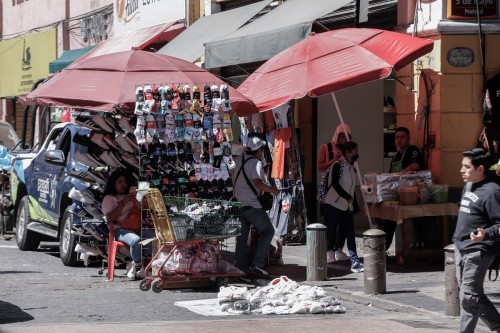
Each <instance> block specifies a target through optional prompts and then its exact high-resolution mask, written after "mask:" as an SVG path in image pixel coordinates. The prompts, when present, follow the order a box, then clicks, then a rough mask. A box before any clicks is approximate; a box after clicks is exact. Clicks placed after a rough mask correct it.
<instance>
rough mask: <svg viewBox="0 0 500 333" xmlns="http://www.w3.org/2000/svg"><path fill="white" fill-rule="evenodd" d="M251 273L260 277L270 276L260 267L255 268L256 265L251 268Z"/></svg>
mask: <svg viewBox="0 0 500 333" xmlns="http://www.w3.org/2000/svg"><path fill="white" fill-rule="evenodd" d="M250 272H252V273H255V274H258V275H264V276H267V275H269V273H268V272H267V271H265V270H263V269H262V268H260V267H257V266H254V265H252V266H250Z"/></svg>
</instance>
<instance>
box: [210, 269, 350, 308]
mask: <svg viewBox="0 0 500 333" xmlns="http://www.w3.org/2000/svg"><path fill="white" fill-rule="evenodd" d="M217 299H218V300H219V306H220V309H221V310H222V311H224V312H229V313H234V314H266V315H267V314H278V315H282V314H299V313H300V314H302V313H345V311H346V308H345V307H344V306H341V305H340V301H339V300H338V299H336V298H334V297H331V296H328V295H327V293H326V292H325V291H324V290H323V289H322V288H320V287H317V286H301V285H299V284H298V283H297V282H295V281H293V280H291V279H289V278H288V277H286V276H281V277H279V278H276V279H274V280H272V281H271V282H269V284H267V285H266V286H263V287H257V288H254V289H248V288H247V287H238V286H228V287H221V288H220V291H219V293H218V294H217Z"/></svg>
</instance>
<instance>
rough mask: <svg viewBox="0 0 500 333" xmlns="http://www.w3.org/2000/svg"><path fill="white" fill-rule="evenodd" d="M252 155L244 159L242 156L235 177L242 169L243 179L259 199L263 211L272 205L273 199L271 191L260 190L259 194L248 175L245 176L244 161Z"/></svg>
mask: <svg viewBox="0 0 500 333" xmlns="http://www.w3.org/2000/svg"><path fill="white" fill-rule="evenodd" d="M252 158H253V157H251V158H249V159H247V160H245V159H244V158H243V163H242V164H241V169H240V170H239V171H238V175H237V176H236V179H238V176H239V172H241V171H243V177H245V180H246V182H247V184H248V187H250V189H251V190H252V192H253V193H254V194H255V196H256V197H257V200H259V202H260V205H261V206H262V208H263V209H264V210H265V211H268V210H270V209H271V208H272V207H273V201H274V197H273V195H272V194H271V193H269V192H262V194H261V195H259V194H258V193H257V190H256V189H255V187H254V185H253V184H252V182H251V181H250V179H248V176H247V173H246V172H245V163H246V162H247V161H248V160H250V159H252ZM236 179H235V180H234V182H235V183H236Z"/></svg>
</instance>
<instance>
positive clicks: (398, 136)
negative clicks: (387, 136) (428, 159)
mask: <svg viewBox="0 0 500 333" xmlns="http://www.w3.org/2000/svg"><path fill="white" fill-rule="evenodd" d="M394 139H395V141H396V148H397V149H398V152H397V153H396V155H394V156H393V158H392V161H391V169H390V170H389V172H408V171H418V170H420V152H419V151H418V148H417V147H415V146H414V145H410V131H409V130H408V129H407V128H406V127H398V128H396V133H395V135H394Z"/></svg>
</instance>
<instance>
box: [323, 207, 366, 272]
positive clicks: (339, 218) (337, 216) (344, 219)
mask: <svg viewBox="0 0 500 333" xmlns="http://www.w3.org/2000/svg"><path fill="white" fill-rule="evenodd" d="M324 212H325V225H326V232H327V233H326V235H327V237H326V238H327V246H328V248H329V249H335V233H336V231H337V224H338V223H340V224H341V228H342V229H343V230H344V233H345V237H346V240H347V250H349V258H350V259H351V264H355V263H357V262H359V261H360V260H359V258H358V253H357V251H356V235H355V233H354V217H353V214H352V212H351V211H349V210H346V211H342V210H340V209H338V208H335V207H333V206H332V205H328V204H327V205H325V207H324Z"/></svg>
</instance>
